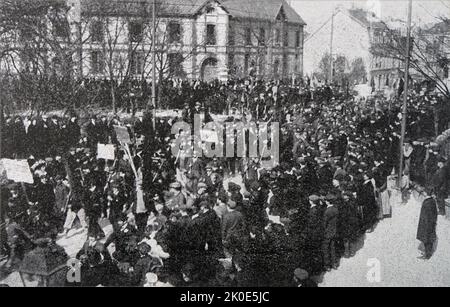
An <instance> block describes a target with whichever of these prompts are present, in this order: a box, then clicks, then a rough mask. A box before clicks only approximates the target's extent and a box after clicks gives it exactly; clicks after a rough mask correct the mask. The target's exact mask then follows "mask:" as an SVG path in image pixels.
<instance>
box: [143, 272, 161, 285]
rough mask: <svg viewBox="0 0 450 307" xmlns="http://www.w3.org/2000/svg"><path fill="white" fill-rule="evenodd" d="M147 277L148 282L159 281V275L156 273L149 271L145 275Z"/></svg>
mask: <svg viewBox="0 0 450 307" xmlns="http://www.w3.org/2000/svg"><path fill="white" fill-rule="evenodd" d="M145 279H146V280H147V282H148V283H152V284H154V283H156V282H158V275H156V274H155V273H147V274H146V275H145Z"/></svg>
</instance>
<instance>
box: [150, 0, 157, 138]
mask: <svg viewBox="0 0 450 307" xmlns="http://www.w3.org/2000/svg"><path fill="white" fill-rule="evenodd" d="M152 24H153V26H152V102H151V103H152V107H153V130H154V133H156V41H157V40H156V0H153V1H152Z"/></svg>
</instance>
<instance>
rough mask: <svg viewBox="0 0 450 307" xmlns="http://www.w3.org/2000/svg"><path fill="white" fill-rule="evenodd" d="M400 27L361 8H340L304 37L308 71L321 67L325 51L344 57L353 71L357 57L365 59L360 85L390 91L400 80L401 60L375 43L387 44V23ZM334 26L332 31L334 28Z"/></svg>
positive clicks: (311, 72)
mask: <svg viewBox="0 0 450 307" xmlns="http://www.w3.org/2000/svg"><path fill="white" fill-rule="evenodd" d="M387 25H390V26H393V27H394V29H396V28H397V27H398V25H396V24H395V23H393V22H392V21H386V22H382V21H381V20H380V19H378V18H376V17H375V16H374V15H373V14H372V13H371V12H368V11H366V10H363V9H360V8H352V9H344V8H338V9H336V10H335V12H334V16H333V17H331V16H330V18H329V20H328V21H327V22H326V23H325V24H324V25H323V26H322V27H321V28H320V29H318V30H317V31H315V32H314V33H312V34H311V35H310V36H308V37H307V38H306V40H305V62H307V64H306V65H305V73H306V74H309V75H310V74H313V73H314V72H315V71H316V70H317V69H319V65H320V62H321V61H322V58H323V57H324V55H325V54H327V53H328V54H329V53H330V51H331V44H332V46H333V48H332V52H333V57H334V58H336V57H338V56H344V57H345V58H346V59H347V62H348V63H347V64H348V65H347V69H348V71H350V69H351V65H352V63H353V61H355V60H358V59H359V60H362V63H363V64H364V68H365V71H366V77H365V78H361V80H358V81H359V83H360V84H367V85H370V86H371V87H372V89H373V91H374V92H377V91H380V92H382V91H388V89H392V88H393V87H395V86H396V84H397V83H398V80H399V78H400V72H401V69H402V67H403V64H402V61H400V60H398V59H396V58H394V57H390V56H389V55H386V54H385V53H377V52H376V51H375V49H374V48H373V47H374V46H376V45H378V44H380V43H387V40H388V37H389V35H388V33H387V31H386V29H387V28H386V26H387ZM332 26H333V31H332V29H331V28H332Z"/></svg>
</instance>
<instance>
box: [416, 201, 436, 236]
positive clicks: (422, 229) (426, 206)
mask: <svg viewBox="0 0 450 307" xmlns="http://www.w3.org/2000/svg"><path fill="white" fill-rule="evenodd" d="M437 216H438V211H437V206H436V201H435V200H434V199H433V198H431V197H430V198H427V199H425V200H424V202H423V203H422V210H421V211H420V219H419V227H418V229H417V240H419V241H421V242H423V243H432V242H434V241H435V240H436V237H437V236H436V224H437Z"/></svg>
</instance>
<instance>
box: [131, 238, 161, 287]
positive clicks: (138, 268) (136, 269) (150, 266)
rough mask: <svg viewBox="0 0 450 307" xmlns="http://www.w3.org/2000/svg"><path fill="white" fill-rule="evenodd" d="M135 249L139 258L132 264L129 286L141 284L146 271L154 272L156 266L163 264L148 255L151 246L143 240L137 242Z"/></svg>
mask: <svg viewBox="0 0 450 307" xmlns="http://www.w3.org/2000/svg"><path fill="white" fill-rule="evenodd" d="M137 249H138V252H139V259H138V260H137V262H136V264H135V265H134V266H133V273H132V274H131V278H130V284H131V286H143V285H144V283H145V281H146V278H145V277H146V275H147V273H154V272H156V270H157V269H158V268H161V267H162V266H163V263H162V261H161V260H159V259H157V258H154V257H152V256H151V255H150V252H151V251H152V248H151V246H150V245H149V244H148V243H147V242H146V241H145V240H144V241H142V242H140V243H139V244H138V246H137Z"/></svg>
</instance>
